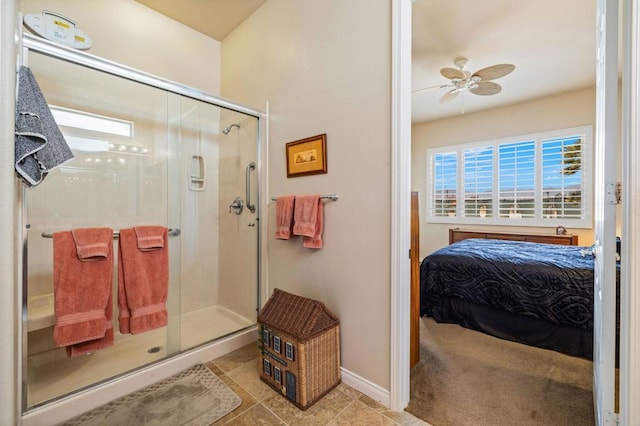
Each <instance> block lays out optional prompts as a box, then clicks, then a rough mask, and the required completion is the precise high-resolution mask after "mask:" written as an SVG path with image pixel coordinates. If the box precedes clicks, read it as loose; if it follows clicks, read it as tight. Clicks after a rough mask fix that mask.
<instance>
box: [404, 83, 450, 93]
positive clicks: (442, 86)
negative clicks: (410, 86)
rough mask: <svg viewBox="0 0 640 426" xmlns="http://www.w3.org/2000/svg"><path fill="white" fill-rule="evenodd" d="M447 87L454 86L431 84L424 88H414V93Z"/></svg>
mask: <svg viewBox="0 0 640 426" xmlns="http://www.w3.org/2000/svg"><path fill="white" fill-rule="evenodd" d="M445 87H454V86H453V85H451V84H440V85H438V86H430V87H425V88H423V89H418V90H414V91H413V92H412V93H413V94H414V95H416V94H418V93H424V92H428V91H430V90H434V89H444V88H445Z"/></svg>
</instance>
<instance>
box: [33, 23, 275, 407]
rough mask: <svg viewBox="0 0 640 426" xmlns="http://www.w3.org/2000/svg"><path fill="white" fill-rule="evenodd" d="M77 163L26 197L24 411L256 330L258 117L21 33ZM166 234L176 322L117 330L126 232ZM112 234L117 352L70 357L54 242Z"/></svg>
mask: <svg viewBox="0 0 640 426" xmlns="http://www.w3.org/2000/svg"><path fill="white" fill-rule="evenodd" d="M24 44H25V46H27V47H28V49H25V51H24V58H23V62H24V63H25V65H27V66H29V68H31V70H32V71H33V73H34V75H35V77H36V79H37V81H38V83H39V85H40V87H41V89H42V92H43V94H44V96H45V98H46V99H47V102H48V103H49V105H50V107H51V109H52V112H53V114H54V117H55V119H56V121H57V123H58V125H59V127H60V128H61V130H62V132H63V134H64V136H65V139H66V140H67V143H68V144H69V146H70V147H71V148H72V151H73V153H74V155H75V158H74V159H73V160H71V161H69V162H67V163H65V164H63V165H62V166H60V167H58V168H56V169H55V170H53V171H51V172H50V173H49V175H48V176H47V177H46V179H45V180H44V181H43V182H42V183H41V184H40V185H39V186H37V187H33V188H29V189H25V191H24V196H23V222H24V225H25V230H24V247H25V249H24V254H23V258H24V259H23V260H24V268H23V278H24V288H23V300H24V302H23V411H25V412H28V411H29V410H31V409H33V408H36V407H39V406H42V405H46V404H50V403H55V401H56V400H58V399H61V398H62V397H69V396H73V395H74V394H77V393H81V392H82V391H84V390H87V389H92V388H95V387H99V386H100V385H101V384H103V383H105V382H108V381H113V380H114V379H115V380H117V379H118V378H120V377H123V376H126V375H127V374H128V373H131V372H132V371H136V370H139V369H141V368H142V367H145V366H149V365H153V364H154V363H158V362H160V361H165V360H167V359H170V358H172V357H177V356H181V355H182V354H185V353H188V352H189V351H191V350H193V349H194V348H199V347H202V346H205V345H207V344H210V343H211V342H213V341H215V340H216V339H219V338H221V337H224V336H229V335H232V334H233V333H236V332H238V331H240V330H246V329H247V328H250V327H254V326H255V322H256V314H257V308H258V306H259V302H260V300H259V282H260V273H259V266H260V256H259V246H260V237H259V236H260V230H259V228H260V226H259V224H260V221H259V217H258V213H259V211H260V210H259V191H258V184H259V179H258V167H257V164H259V155H260V151H259V149H260V130H259V129H260V120H261V119H263V118H264V115H263V114H262V113H261V112H259V111H254V110H252V109H250V108H246V107H242V106H240V105H236V104H233V103H231V102H228V101H225V100H222V99H219V98H215V97H213V96H210V95H207V94H204V93H202V92H199V91H196V90H194V89H191V88H188V87H185V86H182V85H179V84H176V83H171V82H168V81H166V80H162V79H158V78H156V77H153V76H150V75H148V74H144V73H141V72H138V71H135V70H132V69H130V68H127V67H123V66H120V65H117V64H114V63H111V62H108V61H105V60H102V59H99V58H96V57H94V56H92V55H87V54H85V53H81V52H77V51H72V50H70V49H66V48H63V47H60V46H56V45H53V44H51V43H48V42H46V41H42V40H40V39H36V38H32V37H30V36H26V35H25V40H24ZM137 225H162V226H165V227H167V228H169V237H168V239H169V242H168V247H169V275H170V276H169V294H168V302H167V309H168V314H169V319H168V324H167V326H165V327H161V328H158V329H155V330H152V331H149V332H146V333H141V334H119V333H118V332H117V330H118V327H117V317H118V315H117V303H116V302H115V301H117V266H116V265H117V258H118V257H117V256H118V253H117V248H118V244H117V237H118V235H117V230H118V229H119V228H127V227H133V226H137ZM84 227H110V228H112V229H113V230H114V243H113V244H114V259H115V261H114V270H113V274H114V275H113V277H114V280H113V281H114V289H113V297H114V316H113V317H114V330H116V333H115V334H116V337H115V344H114V345H113V346H111V347H109V348H106V349H102V350H98V351H96V352H94V353H91V354H89V355H84V356H80V357H73V358H71V357H68V356H67V354H66V352H65V349H64V348H58V347H56V346H55V344H54V342H53V339H52V330H53V325H54V323H55V316H54V311H53V302H54V282H53V271H54V265H53V244H52V242H53V240H52V238H51V236H52V233H53V232H56V231H63V230H71V229H74V228H84Z"/></svg>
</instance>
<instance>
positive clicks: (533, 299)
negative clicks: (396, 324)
mask: <svg viewBox="0 0 640 426" xmlns="http://www.w3.org/2000/svg"><path fill="white" fill-rule="evenodd" d="M585 249H587V248H586V247H581V246H562V245H552V244H541V243H528V242H521V241H502V240H488V239H468V240H463V241H460V242H457V243H455V244H452V245H449V246H447V247H444V248H442V249H440V250H437V251H435V252H434V253H432V254H431V255H429V256H427V257H426V258H425V259H424V260H423V262H422V264H421V269H420V277H421V278H420V315H421V316H422V315H428V316H432V317H434V318H435V319H436V320H437V319H438V309H440V306H441V303H440V302H441V300H443V299H446V298H449V299H456V298H457V299H462V300H464V301H465V302H471V303H475V304H479V305H484V306H488V307H491V308H495V309H499V310H503V311H507V312H511V313H514V314H518V315H525V316H530V317H534V318H538V319H543V320H547V321H551V322H552V323H555V324H560V325H566V326H571V327H577V328H581V329H585V330H591V329H593V268H594V261H593V257H592V256H591V255H586V256H583V254H582V253H581V251H584V250H585Z"/></svg>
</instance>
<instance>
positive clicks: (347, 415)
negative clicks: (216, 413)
mask: <svg viewBox="0 0 640 426" xmlns="http://www.w3.org/2000/svg"><path fill="white" fill-rule="evenodd" d="M259 361H260V358H259V351H258V345H256V344H250V345H247V346H245V347H243V348H240V349H238V350H236V351H234V352H231V353H230V354H227V355H225V356H223V357H221V358H217V359H215V360H213V361H210V362H208V363H207V366H208V367H209V368H210V369H211V371H213V372H214V373H215V374H217V375H218V376H219V377H220V378H221V379H222V380H223V381H224V382H225V383H226V384H227V385H228V386H229V387H230V388H231V389H233V391H234V392H235V393H236V394H237V395H238V396H239V397H240V398H241V399H242V404H241V405H240V406H239V407H238V408H236V409H235V410H233V411H232V412H231V413H229V414H227V415H226V416H225V417H223V418H221V419H220V420H218V421H217V422H215V423H214V424H215V425H225V424H229V425H251V426H253V425H305V426H306V425H318V426H320V425H331V426H337V425H428V424H427V423H425V422H423V421H422V420H420V419H418V418H416V417H414V416H412V415H411V414H409V413H407V412H404V411H403V412H400V413H398V412H394V411H390V410H388V409H387V408H386V407H384V406H383V405H381V404H379V403H378V402H376V401H374V400H373V399H371V398H369V397H368V396H366V395H364V394H362V393H360V392H359V391H357V390H355V389H353V388H351V387H349V386H347V385H345V384H343V383H341V384H340V385H338V386H337V387H336V388H335V389H333V390H332V391H331V392H329V393H328V394H327V395H326V396H325V397H324V398H322V399H321V400H320V401H318V402H316V403H315V404H314V405H312V406H311V407H310V408H309V409H307V410H306V411H302V410H299V409H298V408H297V407H295V406H294V405H293V404H291V403H290V402H288V401H287V400H286V399H285V398H283V397H282V396H281V395H278V394H277V393H276V392H275V391H274V390H273V389H272V388H270V387H269V386H267V385H266V384H265V383H263V382H262V381H261V380H260V377H259V373H260V369H259V368H260V365H259Z"/></svg>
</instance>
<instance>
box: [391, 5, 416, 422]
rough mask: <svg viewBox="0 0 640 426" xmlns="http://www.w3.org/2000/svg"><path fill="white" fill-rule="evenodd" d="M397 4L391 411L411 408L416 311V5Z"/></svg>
mask: <svg viewBox="0 0 640 426" xmlns="http://www.w3.org/2000/svg"><path fill="white" fill-rule="evenodd" d="M414 1H415V0H392V15H391V16H392V17H391V21H392V29H391V32H392V37H391V39H392V41H391V46H392V47H391V67H392V69H391V276H390V283H391V292H390V293H391V294H390V296H391V301H390V304H391V318H390V320H391V324H390V331H391V336H390V357H389V358H390V368H389V376H390V382H389V384H390V389H389V406H390V408H391V409H392V410H394V411H401V410H404V408H405V407H406V406H407V405H408V404H409V388H410V373H409V358H410V354H409V347H410V322H409V315H410V312H411V294H410V293H411V286H410V281H411V264H410V260H409V250H410V248H411V238H410V234H411V194H410V191H411V189H410V188H411V4H412V3H413V2H414Z"/></svg>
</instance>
